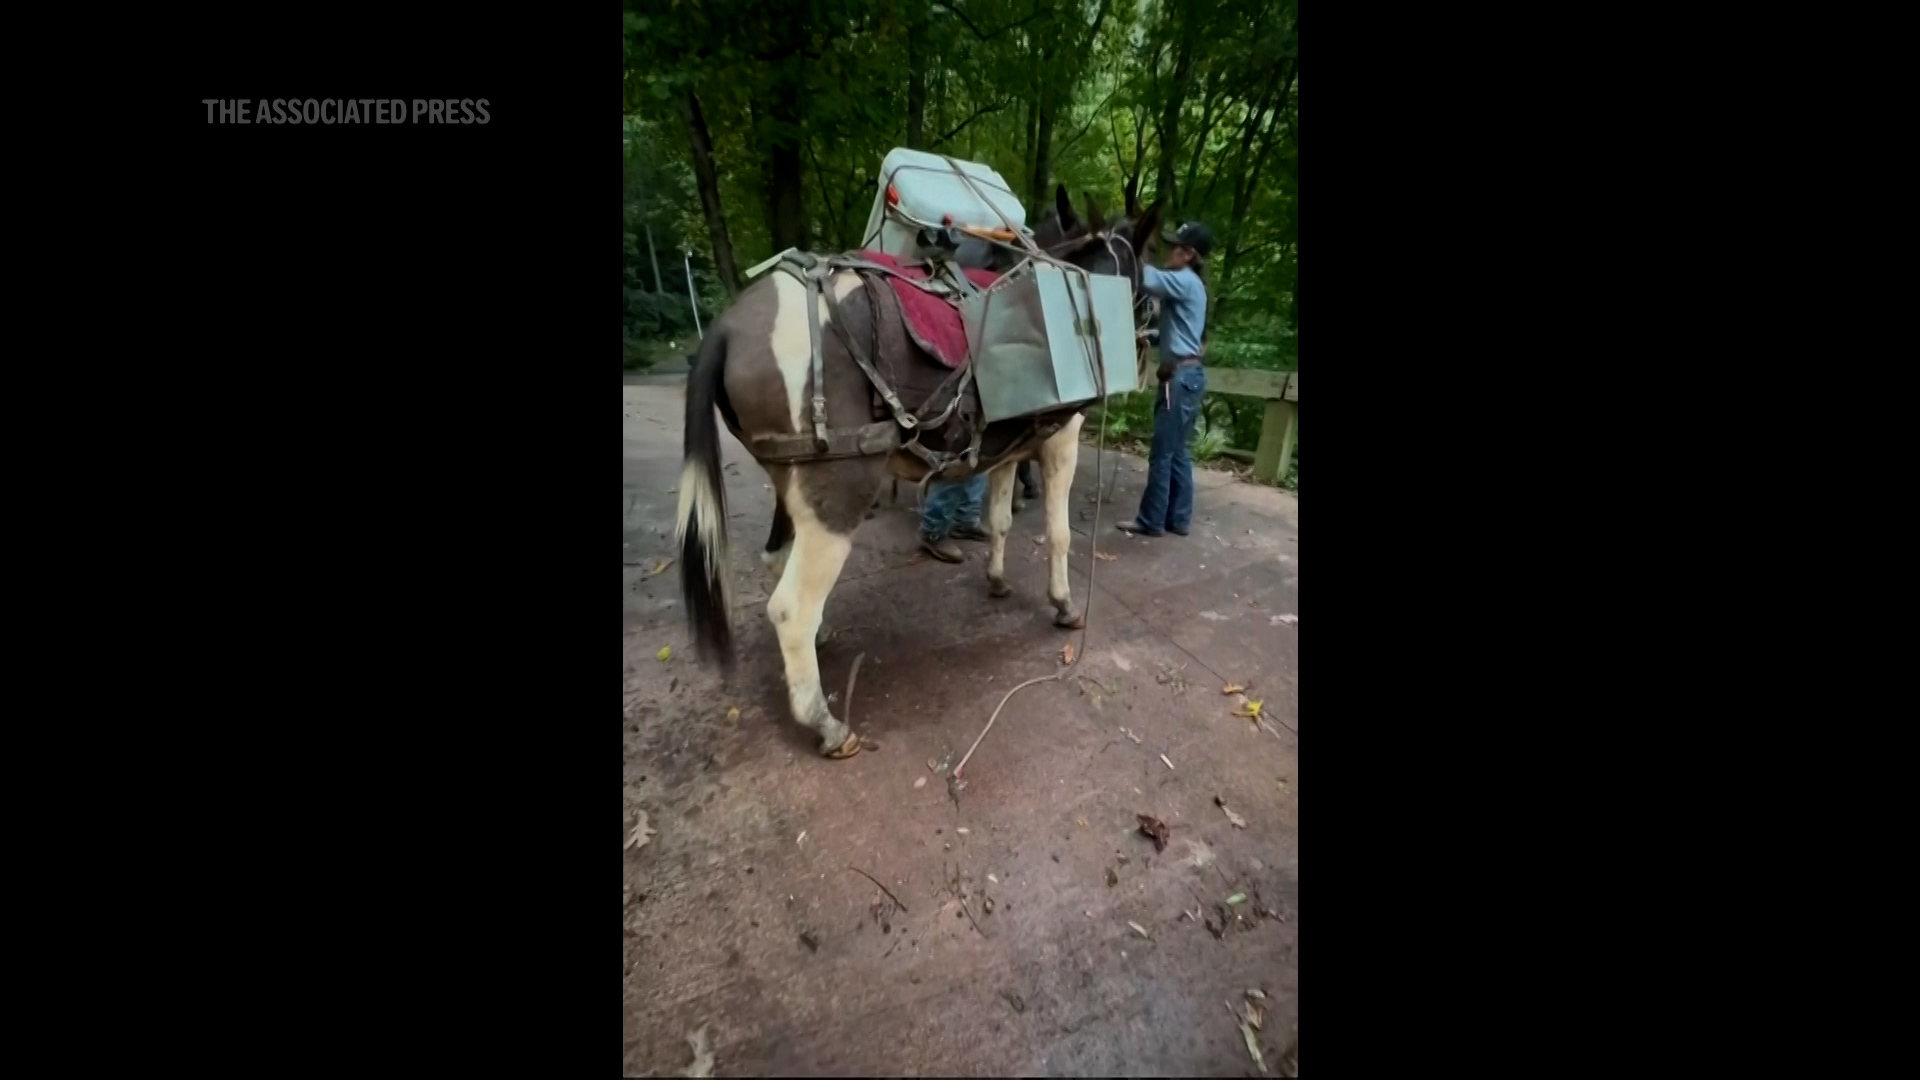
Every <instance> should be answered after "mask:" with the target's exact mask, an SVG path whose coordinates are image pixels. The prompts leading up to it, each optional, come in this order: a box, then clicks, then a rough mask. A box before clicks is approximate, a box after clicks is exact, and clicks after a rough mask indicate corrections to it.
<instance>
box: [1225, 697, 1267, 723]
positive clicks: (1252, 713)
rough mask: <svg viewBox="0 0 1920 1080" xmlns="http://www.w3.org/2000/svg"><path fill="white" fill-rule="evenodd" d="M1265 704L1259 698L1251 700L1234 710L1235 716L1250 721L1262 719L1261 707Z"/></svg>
mask: <svg viewBox="0 0 1920 1080" xmlns="http://www.w3.org/2000/svg"><path fill="white" fill-rule="evenodd" d="M1263 704H1265V703H1264V702H1262V701H1260V700H1259V699H1257V698H1249V699H1247V700H1246V701H1245V702H1243V703H1242V704H1241V705H1240V707H1239V708H1238V709H1235V710H1233V715H1235V716H1244V717H1246V718H1247V719H1249V720H1258V719H1259V718H1260V706H1261V705H1263Z"/></svg>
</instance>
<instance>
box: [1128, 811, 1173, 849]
mask: <svg viewBox="0 0 1920 1080" xmlns="http://www.w3.org/2000/svg"><path fill="white" fill-rule="evenodd" d="M1133 816H1134V817H1136V818H1139V819H1140V835H1142V836H1144V837H1146V838H1147V839H1149V840H1152V841H1153V850H1155V851H1165V850H1167V823H1166V822H1164V821H1161V820H1160V819H1159V818H1157V817H1154V816H1152V815H1150V814H1135V815H1133Z"/></svg>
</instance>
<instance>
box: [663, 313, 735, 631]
mask: <svg viewBox="0 0 1920 1080" xmlns="http://www.w3.org/2000/svg"><path fill="white" fill-rule="evenodd" d="M725 341H726V335H724V334H715V335H713V336H712V337H710V338H708V339H707V340H706V343H705V344H703V345H702V346H701V347H700V353H699V356H700V359H699V362H698V363H696V364H695V365H694V367H693V370H692V371H691V372H689V373H688V375H687V423H686V452H685V457H684V458H683V460H682V464H681V466H680V513H679V516H678V519H677V523H676V524H675V526H674V533H673V539H674V543H675V544H676V545H678V546H679V548H680V588H681V592H682V593H683V594H684V596H685V598H686V604H687V623H688V625H689V626H690V627H691V628H692V630H693V643H694V649H695V651H696V653H697V655H698V656H699V657H700V658H701V659H702V660H718V661H719V662H720V663H721V665H722V666H728V665H731V664H732V662H733V621H732V609H733V605H732V604H731V603H730V600H731V597H732V589H731V588H729V585H728V575H727V489H726V478H725V477H724V476H723V475H722V474H721V472H720V426H719V424H717V423H716V422H715V421H714V416H713V412H714V409H715V408H716V407H718V406H720V405H722V404H724V402H723V400H722V399H723V398H724V396H725V394H726V389H725V387H723V386H722V385H721V381H720V377H721V372H722V369H723V368H724V367H725V365H726V353H727V348H726V344H725Z"/></svg>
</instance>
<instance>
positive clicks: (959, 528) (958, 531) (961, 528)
mask: <svg viewBox="0 0 1920 1080" xmlns="http://www.w3.org/2000/svg"><path fill="white" fill-rule="evenodd" d="M947 535H948V536H951V537H953V538H954V539H956V540H986V539H989V537H988V536H987V530H985V529H983V528H981V527H980V523H979V522H977V521H974V522H966V523H963V524H960V525H955V526H954V527H953V528H952V529H951V530H950V531H948V533H947Z"/></svg>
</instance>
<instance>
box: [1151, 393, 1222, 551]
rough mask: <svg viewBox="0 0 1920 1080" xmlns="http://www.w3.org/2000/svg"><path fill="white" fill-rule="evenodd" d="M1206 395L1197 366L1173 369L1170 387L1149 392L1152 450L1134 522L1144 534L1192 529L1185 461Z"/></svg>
mask: <svg viewBox="0 0 1920 1080" xmlns="http://www.w3.org/2000/svg"><path fill="white" fill-rule="evenodd" d="M1206 392H1207V373H1206V370H1205V369H1204V368H1202V367H1201V366H1200V365H1199V364H1192V365H1190V366H1187V367H1183V368H1178V369H1176V370H1175V371H1174V373H1173V379H1172V380H1171V381H1169V382H1167V383H1165V384H1163V385H1162V386H1158V387H1155V388H1154V394H1155V400H1154V404H1153V449H1152V450H1150V451H1148V452H1147V490H1146V491H1144V492H1141V494H1140V514H1139V516H1138V517H1137V518H1136V519H1135V520H1136V523H1137V524H1138V525H1139V526H1140V528H1141V529H1142V530H1144V531H1146V532H1150V533H1157V532H1177V533H1184V532H1186V531H1187V529H1188V528H1189V527H1190V526H1191V525H1192V522H1193V459H1191V458H1189V457H1188V456H1187V440H1189V439H1191V438H1193V425H1194V423H1195V422H1196V421H1198V420H1199V419H1200V399H1201V398H1202V397H1203V396H1204V395H1205V394H1206ZM1169 399H1171V403H1172V404H1171V407H1169V404H1168V402H1169Z"/></svg>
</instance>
